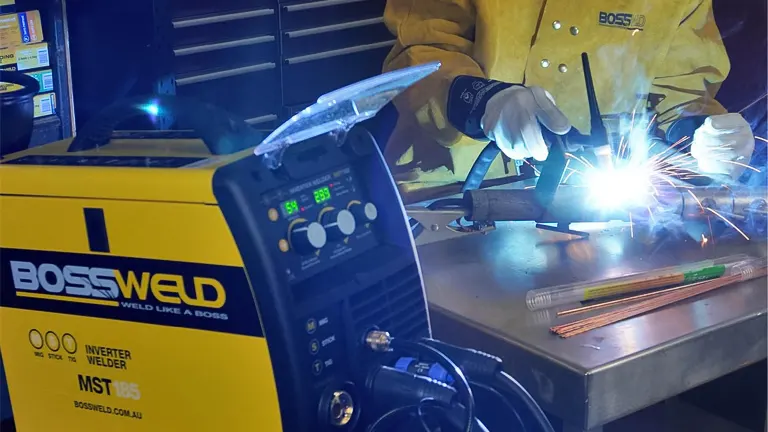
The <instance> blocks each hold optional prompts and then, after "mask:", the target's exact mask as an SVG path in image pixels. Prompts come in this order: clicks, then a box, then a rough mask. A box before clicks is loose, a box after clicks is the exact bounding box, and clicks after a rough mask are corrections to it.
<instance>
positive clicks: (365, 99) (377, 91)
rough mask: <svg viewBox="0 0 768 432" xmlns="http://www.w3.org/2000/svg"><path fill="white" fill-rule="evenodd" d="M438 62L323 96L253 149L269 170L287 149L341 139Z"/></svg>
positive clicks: (280, 159)
mask: <svg viewBox="0 0 768 432" xmlns="http://www.w3.org/2000/svg"><path fill="white" fill-rule="evenodd" d="M439 68H440V63H439V62H433V63H428V64H424V65H419V66H412V67H409V68H405V69H400V70H396V71H392V72H387V73H385V74H382V75H378V76H375V77H373V78H369V79H366V80H363V81H360V82H357V83H355V84H352V85H349V86H346V87H343V88H341V89H339V90H335V91H332V92H330V93H327V94H325V95H323V96H320V98H318V99H317V102H316V103H315V104H314V105H311V106H309V107H307V108H305V109H304V110H302V111H301V112H299V113H298V114H296V115H294V116H293V117H291V118H290V119H289V120H288V121H287V122H285V123H283V124H282V125H281V126H280V127H278V128H277V129H275V131H274V132H272V133H271V134H270V135H269V136H268V137H267V138H266V139H265V140H264V141H262V142H261V144H259V145H258V146H256V148H255V149H254V150H253V152H254V154H256V156H261V155H264V161H265V162H266V163H267V165H268V166H269V167H270V168H273V169H274V168H277V167H279V166H280V164H281V163H282V155H283V152H284V151H285V149H286V148H288V147H289V146H291V145H293V144H295V143H298V142H302V141H305V140H308V139H310V138H314V137H316V136H319V135H322V134H325V133H340V134H339V135H340V136H343V135H344V133H345V132H347V131H349V130H350V129H351V128H352V126H354V125H355V124H357V123H360V122H361V121H363V120H367V119H369V118H371V117H373V116H375V115H376V113H378V112H379V110H381V109H382V108H383V107H384V105H386V104H387V103H389V101H391V100H392V99H393V98H394V97H395V96H397V95H398V94H400V93H401V92H402V91H403V90H405V89H406V88H408V87H410V86H411V85H412V84H413V83H415V82H417V81H419V80H421V79H423V78H424V77H426V76H428V75H430V74H432V73H434V72H435V71H436V70H438V69H439Z"/></svg>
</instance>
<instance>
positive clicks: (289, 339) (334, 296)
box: [214, 127, 430, 432]
mask: <svg viewBox="0 0 768 432" xmlns="http://www.w3.org/2000/svg"><path fill="white" fill-rule="evenodd" d="M214 192H215V194H216V199H217V202H218V203H219V206H220V208H221V209H222V212H223V214H224V216H225V218H226V220H227V223H228V225H229V226H230V229H231V230H232V235H233V237H234V239H235V241H236V242H237V245H238V249H239V250H240V253H241V255H242V258H243V262H244V263H245V268H246V272H247V275H248V280H249V283H250V287H251V289H252V291H253V294H254V297H255V299H256V302H257V308H258V311H259V320H258V323H257V322H255V321H254V325H257V324H259V323H260V324H261V326H262V328H263V332H264V335H265V337H266V339H267V345H268V346H269V353H270V357H271V359H272V366H273V372H274V375H275V382H276V384H277V390H278V397H279V401H280V410H281V415H282V421H283V430H290V431H313V432H324V431H329V432H330V431H336V432H342V431H348V432H355V431H358V430H365V427H366V425H365V424H364V421H363V420H361V421H360V422H359V424H358V417H360V412H364V409H363V408H362V404H363V398H362V395H363V393H364V390H365V383H366V378H367V376H368V372H369V371H370V369H371V367H373V366H375V363H376V362H377V361H378V360H377V359H376V358H374V357H371V356H369V355H368V353H367V352H365V351H363V350H361V347H360V341H361V337H362V336H364V334H365V332H366V331H368V330H370V329H371V328H373V327H378V328H381V329H386V330H387V331H389V332H391V334H392V335H394V336H395V337H402V338H407V339H416V338H419V337H425V336H429V333H430V331H429V320H428V315H427V307H426V298H425V296H424V291H423V286H422V281H421V275H420V272H419V268H418V264H417V262H416V254H415V248H414V246H413V239H412V237H411V235H410V227H409V226H408V223H407V219H406V216H405V212H404V209H403V207H402V202H401V201H400V197H399V195H398V191H397V188H396V185H395V182H394V181H393V179H392V177H391V175H390V173H389V170H388V168H387V166H386V163H385V161H384V159H383V157H382V155H381V153H380V152H379V149H378V146H377V144H376V142H375V141H374V140H373V138H372V137H371V135H370V134H368V132H367V131H365V129H363V128H360V127H355V128H353V129H351V130H350V131H349V132H348V133H347V134H346V135H345V136H344V138H343V140H342V141H340V140H339V137H338V136H335V135H323V136H319V137H316V138H312V139H310V140H306V141H303V142H301V143H298V144H296V145H292V146H290V147H288V148H286V149H285V152H284V154H283V157H282V163H281V164H280V166H279V167H271V166H269V165H267V164H264V163H263V161H262V160H261V159H260V158H259V157H256V156H253V157H248V158H244V159H242V160H240V161H237V162H235V163H232V164H230V165H227V166H225V167H222V168H220V169H218V170H217V171H216V176H215V177H214ZM338 392H344V393H345V394H347V395H348V397H349V398H351V400H353V401H354V403H355V407H356V410H355V412H356V414H355V415H354V418H351V419H349V422H348V423H345V424H333V417H334V416H337V415H338V412H337V411H334V410H333V409H332V407H330V406H329V401H330V400H331V399H332V398H331V397H330V396H332V395H334V394H336V393H338ZM336 420H338V419H336Z"/></svg>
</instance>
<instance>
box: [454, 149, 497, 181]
mask: <svg viewBox="0 0 768 432" xmlns="http://www.w3.org/2000/svg"><path fill="white" fill-rule="evenodd" d="M499 153H501V150H500V149H499V146H497V145H496V141H491V142H489V143H488V145H486V146H485V148H484V149H483V151H481V152H480V155H479V156H478V157H477V159H475V163H473V164H472V168H471V169H470V170H469V174H467V180H466V181H464V186H463V187H462V188H461V192H462V193H464V192H466V191H469V190H475V189H479V188H480V185H482V184H483V180H484V179H485V176H486V174H488V170H490V169H491V164H493V161H494V160H495V159H496V157H497V156H498V155H499Z"/></svg>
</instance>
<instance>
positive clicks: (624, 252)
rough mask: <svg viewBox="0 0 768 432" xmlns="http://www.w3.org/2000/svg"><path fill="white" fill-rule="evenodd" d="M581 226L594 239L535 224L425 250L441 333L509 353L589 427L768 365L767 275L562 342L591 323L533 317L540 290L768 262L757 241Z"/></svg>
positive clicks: (533, 383)
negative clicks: (658, 271)
mask: <svg viewBox="0 0 768 432" xmlns="http://www.w3.org/2000/svg"><path fill="white" fill-rule="evenodd" d="M575 228H577V229H584V228H587V230H588V231H590V232H591V233H592V236H591V238H590V239H588V240H581V241H563V240H564V239H565V238H567V237H565V236H564V235H562V234H558V233H552V232H546V231H541V230H537V229H535V227H534V224H533V223H500V224H499V225H498V229H497V230H496V231H493V232H491V233H489V234H487V235H467V236H463V237H459V238H453V239H450V240H446V241H441V242H435V243H430V244H426V245H423V246H419V247H418V253H419V257H420V261H421V265H422V272H423V274H424V279H425V284H426V289H427V297H428V300H429V303H430V308H431V310H432V322H433V329H434V332H435V335H436V337H438V338H441V339H443V340H448V341H452V342H455V343H458V344H461V345H465V346H472V347H476V348H478V349H482V350H485V351H488V352H491V353H495V354H497V355H499V356H501V357H503V358H504V360H505V365H506V368H507V370H508V371H509V372H511V373H512V374H513V375H514V376H515V377H516V378H517V379H518V380H520V381H521V382H522V383H523V385H525V386H526V387H527V388H528V390H529V391H530V392H531V393H532V394H533V395H534V397H535V398H536V399H538V400H539V402H540V403H541V404H542V405H543V407H544V408H545V410H548V411H550V412H551V413H552V414H555V415H557V416H558V417H560V418H562V419H564V420H565V421H566V422H568V423H570V424H572V425H576V426H578V427H581V428H583V429H590V428H593V427H597V426H600V425H603V424H605V423H607V422H609V421H611V420H614V419H617V418H620V417H623V416H625V415H627V414H630V413H632V412H634V411H637V410H639V409H641V408H643V407H646V406H648V405H651V404H654V403H656V402H659V401H661V400H664V399H667V398H669V397H671V396H674V395H677V394H680V393H682V392H684V391H686V390H688V389H690V388H693V387H695V386H697V385H699V384H703V383H705V382H707V381H710V380H713V379H715V378H718V377H720V376H723V375H725V374H727V373H729V372H731V371H734V370H736V369H738V368H740V367H743V366H746V365H748V364H751V363H754V362H756V361H759V360H761V359H763V358H765V357H766V350H767V349H768V346H767V345H766V325H767V322H766V292H767V289H766V279H765V278H761V279H756V280H753V281H749V282H744V283H741V284H738V285H735V286H732V287H725V288H722V289H719V290H717V291H715V292H713V293H709V294H705V295H703V296H701V297H697V298H695V299H692V300H689V301H687V302H684V303H681V304H677V305H672V306H669V307H666V308H664V309H661V310H658V311H655V312H652V313H649V314H646V315H643V316H639V317H635V318H632V319H629V320H627V321H624V322H621V323H617V324H614V325H610V326H607V327H604V328H601V329H597V330H593V331H590V332H587V333H585V334H582V335H579V336H575V337H572V338H569V339H561V338H559V337H558V336H556V335H554V334H551V333H550V332H549V328H550V327H551V326H552V325H553V324H558V323H565V322H569V321H573V320H575V319H579V318H582V317H583V316H586V315H578V316H575V317H568V318H557V317H556V314H555V312H556V311H557V310H558V309H553V310H544V311H537V312H531V311H529V310H528V309H527V307H526V306H525V294H526V292H527V291H528V290H529V289H532V288H541V287H546V286H553V285H558V284H563V283H569V282H574V281H579V280H594V279H599V278H602V277H611V276H618V275H623V274H628V273H632V272H637V271H642V270H650V269H654V268H659V267H664V266H670V265H675V264H683V263H688V262H695V261H699V260H703V259H707V258H712V257H720V256H726V255H731V254H735V253H749V254H752V255H755V256H761V257H765V256H766V243H765V241H755V240H754V239H753V240H752V241H750V242H747V241H746V240H743V239H739V238H728V239H720V240H717V241H709V242H708V243H707V244H705V245H704V246H702V245H701V244H700V243H699V242H698V241H695V240H692V239H690V238H689V239H687V240H685V239H676V240H673V239H671V238H669V237H668V238H667V239H666V240H664V241H652V240H649V239H648V238H640V237H645V236H643V235H642V233H639V232H637V231H638V230H637V229H634V230H632V231H630V229H629V228H628V226H627V225H626V224H613V225H611V224H602V225H597V224H584V225H582V226H578V227H575ZM703 231H704V232H707V230H706V229H704V230H703ZM707 234H709V233H707ZM699 235H700V234H698V233H697V235H696V236H697V237H699ZM633 236H634V237H633ZM571 306H576V305H571Z"/></svg>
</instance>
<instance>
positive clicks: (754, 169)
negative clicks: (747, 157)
mask: <svg viewBox="0 0 768 432" xmlns="http://www.w3.org/2000/svg"><path fill="white" fill-rule="evenodd" d="M719 162H725V163H729V164H734V165H738V166H740V167H744V168H747V169H751V170H752V171H754V172H758V173H759V172H760V170H759V169H757V168H755V167H753V166H749V165H747V164H745V163H741V162H736V161H732V160H725V159H723V160H720V161H719Z"/></svg>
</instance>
